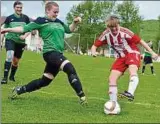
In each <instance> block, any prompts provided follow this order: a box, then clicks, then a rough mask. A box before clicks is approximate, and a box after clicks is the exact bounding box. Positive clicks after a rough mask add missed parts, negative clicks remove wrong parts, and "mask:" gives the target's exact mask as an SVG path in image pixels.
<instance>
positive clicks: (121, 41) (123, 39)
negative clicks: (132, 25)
mask: <svg viewBox="0 0 160 124" xmlns="http://www.w3.org/2000/svg"><path fill="white" fill-rule="evenodd" d="M140 40H141V39H140V37H139V36H137V35H135V34H134V33H133V32H132V31H130V30H129V29H127V28H124V27H119V28H118V33H117V35H116V36H114V35H113V34H112V33H111V31H110V29H109V28H107V29H106V30H105V31H104V32H103V33H102V34H101V35H100V37H99V38H98V39H97V40H96V42H95V43H94V45H95V46H96V47H100V46H102V45H104V44H107V45H109V46H110V47H111V48H112V49H114V51H115V52H116V55H117V57H125V55H126V54H128V53H138V54H140V52H139V49H138V47H137V44H138V43H139V42H140Z"/></svg>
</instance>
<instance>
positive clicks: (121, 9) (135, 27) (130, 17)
mask: <svg viewBox="0 0 160 124" xmlns="http://www.w3.org/2000/svg"><path fill="white" fill-rule="evenodd" d="M115 13H116V14H118V15H119V16H120V17H121V25H122V26H124V27H127V28H129V29H130V30H132V31H133V32H135V33H137V34H140V30H141V29H140V24H141V22H142V17H141V16H140V15H139V7H137V6H135V4H134V2H133V1H124V2H122V3H121V4H117V6H116V10H115Z"/></svg>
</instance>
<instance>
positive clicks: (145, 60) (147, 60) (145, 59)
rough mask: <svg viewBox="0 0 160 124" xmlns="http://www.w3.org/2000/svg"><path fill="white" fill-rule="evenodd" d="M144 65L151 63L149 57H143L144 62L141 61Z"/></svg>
mask: <svg viewBox="0 0 160 124" xmlns="http://www.w3.org/2000/svg"><path fill="white" fill-rule="evenodd" d="M143 63H144V64H151V63H153V62H152V57H151V56H144V60H143Z"/></svg>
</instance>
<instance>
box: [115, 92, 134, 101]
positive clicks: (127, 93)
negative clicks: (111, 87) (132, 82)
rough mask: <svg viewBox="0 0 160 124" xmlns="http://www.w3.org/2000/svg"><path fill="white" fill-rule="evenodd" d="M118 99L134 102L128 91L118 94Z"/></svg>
mask: <svg viewBox="0 0 160 124" xmlns="http://www.w3.org/2000/svg"><path fill="white" fill-rule="evenodd" d="M118 97H119V98H126V99H128V101H133V100H134V96H133V95H132V94H131V93H129V92H128V91H124V92H123V93H119V94H118Z"/></svg>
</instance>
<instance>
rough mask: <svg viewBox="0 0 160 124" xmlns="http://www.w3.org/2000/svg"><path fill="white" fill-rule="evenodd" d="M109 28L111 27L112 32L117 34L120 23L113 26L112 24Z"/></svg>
mask: <svg viewBox="0 0 160 124" xmlns="http://www.w3.org/2000/svg"><path fill="white" fill-rule="evenodd" d="M109 28H110V30H111V32H112V34H114V35H117V33H118V25H117V26H113V27H112V26H111V27H109Z"/></svg>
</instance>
